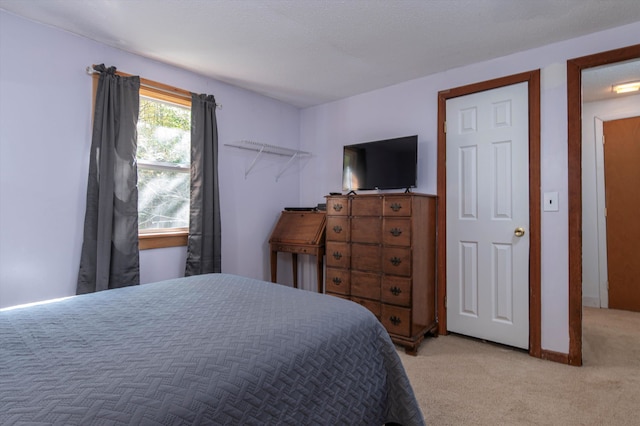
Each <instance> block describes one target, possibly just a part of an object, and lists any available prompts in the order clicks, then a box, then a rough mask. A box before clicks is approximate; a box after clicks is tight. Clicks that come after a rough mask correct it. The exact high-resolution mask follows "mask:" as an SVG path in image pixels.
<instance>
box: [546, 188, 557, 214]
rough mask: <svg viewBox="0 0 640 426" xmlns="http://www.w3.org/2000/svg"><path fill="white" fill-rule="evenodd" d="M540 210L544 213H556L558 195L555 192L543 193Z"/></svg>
mask: <svg viewBox="0 0 640 426" xmlns="http://www.w3.org/2000/svg"><path fill="white" fill-rule="evenodd" d="M542 209H543V210H544V211H545V212H557V211H558V210H559V208H558V193H557V192H545V193H544V202H543V207H542Z"/></svg>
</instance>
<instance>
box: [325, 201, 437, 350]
mask: <svg viewBox="0 0 640 426" xmlns="http://www.w3.org/2000/svg"><path fill="white" fill-rule="evenodd" d="M435 219H436V197H435V196H432V195H424V194H414V193H404V194H365V195H354V196H345V195H338V196H328V197H327V224H326V258H327V259H326V282H325V291H326V293H328V294H331V295H334V296H338V297H343V298H346V299H350V300H352V301H354V302H357V303H360V304H361V305H363V306H365V307H366V308H368V309H369V310H370V311H371V312H373V313H374V314H375V315H376V317H378V319H379V320H380V321H381V322H382V324H383V325H384V327H385V328H386V329H387V331H388V332H389V335H390V336H391V339H392V340H393V341H394V342H395V343H396V344H399V345H402V346H404V347H405V350H406V352H407V353H408V354H412V355H415V354H416V352H417V349H418V346H419V344H420V342H422V340H423V339H424V336H425V334H427V333H429V332H432V331H435V329H436V301H435V288H436V285H435V262H436V251H435V240H436V235H435V233H436V225H435V224H436V220H435Z"/></svg>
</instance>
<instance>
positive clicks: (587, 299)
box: [582, 296, 600, 308]
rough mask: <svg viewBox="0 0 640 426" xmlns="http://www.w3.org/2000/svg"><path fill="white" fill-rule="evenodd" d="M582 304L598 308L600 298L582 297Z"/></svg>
mask: <svg viewBox="0 0 640 426" xmlns="http://www.w3.org/2000/svg"><path fill="white" fill-rule="evenodd" d="M582 306H588V307H590V308H599V307H600V298H599V297H586V296H585V297H583V298H582Z"/></svg>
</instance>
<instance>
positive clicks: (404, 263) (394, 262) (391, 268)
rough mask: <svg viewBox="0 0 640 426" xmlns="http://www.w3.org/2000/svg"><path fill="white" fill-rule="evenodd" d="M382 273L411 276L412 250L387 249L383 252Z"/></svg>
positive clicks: (400, 248)
mask: <svg viewBox="0 0 640 426" xmlns="http://www.w3.org/2000/svg"><path fill="white" fill-rule="evenodd" d="M382 271H383V272H384V273H385V274H390V275H401V276H403V277H410V276H411V249H410V248H402V247H385V248H384V250H383V251H382Z"/></svg>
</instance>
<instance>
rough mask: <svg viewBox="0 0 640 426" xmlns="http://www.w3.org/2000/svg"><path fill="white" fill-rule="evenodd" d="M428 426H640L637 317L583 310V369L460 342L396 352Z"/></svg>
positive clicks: (437, 341) (445, 339) (439, 341)
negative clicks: (410, 353)
mask: <svg viewBox="0 0 640 426" xmlns="http://www.w3.org/2000/svg"><path fill="white" fill-rule="evenodd" d="M399 353H400V357H401V359H402V362H403V364H404V367H405V369H406V371H407V374H408V375H409V379H410V380H411V384H412V386H413V388H414V391H415V394H416V397H417V399H418V402H419V404H420V407H421V408H422V412H423V414H424V417H425V420H426V422H427V424H429V425H640V314H639V313H634V312H627V311H618V310H610V309H594V308H584V310H583V364H584V365H583V366H582V367H571V366H568V365H565V364H559V363H555V362H551V361H543V360H540V359H536V358H532V357H530V356H529V355H527V354H526V353H525V352H521V351H518V350H513V349H508V348H505V347H502V346H498V345H493V344H489V343H482V342H480V341H477V340H474V339H469V338H465V337H461V336H456V335H448V336H440V337H437V338H428V339H426V340H425V342H424V343H423V344H422V345H421V347H420V350H419V351H418V356H416V357H412V356H408V355H406V354H405V353H404V352H403V351H399Z"/></svg>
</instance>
